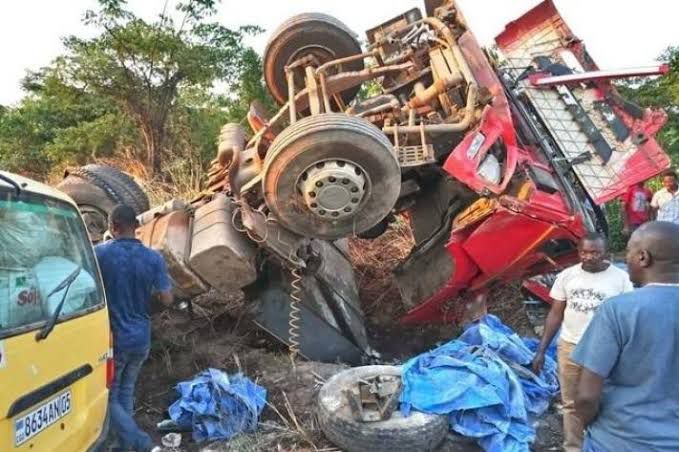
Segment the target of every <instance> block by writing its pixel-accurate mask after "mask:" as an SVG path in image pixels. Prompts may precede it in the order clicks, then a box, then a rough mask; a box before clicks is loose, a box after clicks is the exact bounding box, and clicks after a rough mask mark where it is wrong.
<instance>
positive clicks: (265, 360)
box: [136, 224, 562, 452]
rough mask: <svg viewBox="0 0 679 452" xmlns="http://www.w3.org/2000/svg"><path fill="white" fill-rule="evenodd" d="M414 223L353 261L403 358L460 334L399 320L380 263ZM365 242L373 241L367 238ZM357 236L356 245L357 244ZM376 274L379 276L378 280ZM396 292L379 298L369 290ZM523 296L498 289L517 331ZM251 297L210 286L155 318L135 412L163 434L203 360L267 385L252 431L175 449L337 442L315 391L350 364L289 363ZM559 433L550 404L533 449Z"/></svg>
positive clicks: (380, 334)
mask: <svg viewBox="0 0 679 452" xmlns="http://www.w3.org/2000/svg"><path fill="white" fill-rule="evenodd" d="M408 237H409V232H408V229H407V225H406V226H405V227H402V225H400V224H394V225H392V227H391V228H390V229H389V230H388V231H387V232H386V233H385V234H383V235H382V236H381V237H379V238H378V239H376V240H373V241H364V240H356V241H354V243H351V244H350V246H351V249H352V260H355V265H356V264H358V265H356V267H357V270H358V272H359V274H360V275H361V276H362V278H360V279H361V280H360V282H359V286H360V290H361V295H362V296H361V299H362V302H363V309H364V311H366V312H368V314H367V315H366V317H367V321H368V322H370V323H371V324H373V325H374V327H373V328H370V330H369V331H370V332H371V333H372V334H371V344H372V346H373V347H374V348H375V349H376V350H377V351H378V352H380V353H381V355H382V357H383V360H384V361H386V362H395V363H400V362H403V360H405V359H408V358H409V357H412V356H415V355H417V354H419V353H422V352H425V351H427V350H431V349H432V348H434V347H436V346H437V345H440V344H443V343H446V342H448V341H450V340H451V339H452V338H455V337H457V336H458V335H459V334H460V332H461V330H460V329H459V328H457V327H453V326H452V325H426V326H419V325H418V326H404V325H402V324H400V323H399V322H398V319H399V318H400V316H401V315H402V312H403V311H402V308H401V306H402V304H401V300H400V295H399V292H398V290H397V289H396V288H395V287H394V286H392V283H393V282H392V280H391V276H390V275H389V274H388V272H383V271H382V269H383V266H385V265H390V262H392V260H391V259H389V258H388V257H387V258H386V260H385V261H383V260H382V258H383V257H384V256H393V255H394V254H400V253H404V252H405V253H407V252H408V250H407V249H406V248H407V246H406V245H407V242H408ZM363 243H366V244H369V246H366V247H361V246H360V245H362V244H363ZM354 245H356V246H354ZM375 278H381V279H380V280H376V279H375ZM383 289H384V292H386V291H387V290H388V291H389V293H388V294H387V295H385V296H383V297H382V298H381V299H379V300H377V298H375V297H373V296H372V295H371V294H377V293H381V292H380V291H382V290H383ZM523 300H524V298H523V296H522V295H521V293H520V291H519V288H518V286H517V287H514V286H511V287H507V288H505V289H503V290H502V291H499V292H497V293H492V294H491V297H490V300H489V305H490V306H489V311H490V312H492V313H494V314H496V315H498V316H500V318H502V319H503V321H504V322H505V324H507V325H508V326H510V327H511V328H512V329H513V330H514V331H517V332H518V333H519V334H521V335H522V336H523V335H529V334H532V332H533V328H532V326H531V322H530V321H529V320H528V317H527V313H526V309H525V306H524V304H523ZM247 305H248V302H247V301H246V300H245V299H244V297H243V294H242V293H233V294H230V295H228V296H225V295H222V294H219V293H217V292H210V293H209V294H206V295H204V296H201V297H198V298H197V299H194V301H193V316H192V317H189V313H188V312H187V311H164V312H162V313H160V314H157V315H156V316H155V317H154V321H153V348H152V353H151V357H150V359H149V361H148V362H147V363H146V365H145V366H144V368H143V369H142V375H141V377H140V380H139V385H138V391H137V400H138V404H137V405H138V409H137V413H136V418H137V420H138V422H139V424H140V426H141V427H142V428H143V429H144V430H145V431H147V432H148V433H149V434H151V435H152V436H153V438H154V440H155V441H156V442H157V443H160V442H161V438H162V436H163V435H164V434H165V433H167V432H168V431H177V430H164V431H163V430H162V429H161V431H162V433H161V432H160V431H159V429H158V423H159V422H160V421H161V420H163V419H165V418H166V417H167V413H166V409H167V407H168V406H169V405H170V404H171V403H172V402H174V400H175V397H174V391H173V390H172V388H173V387H174V386H175V385H176V384H177V383H178V382H179V381H183V380H188V379H190V378H191V377H192V376H194V375H195V374H196V373H197V372H199V371H201V370H202V369H205V368H209V367H212V368H219V369H223V370H225V371H226V372H227V373H230V374H231V373H237V372H242V373H244V374H246V375H248V376H249V377H250V378H252V379H253V380H254V381H256V382H257V383H258V384H260V385H262V386H264V387H266V389H267V406H266V407H265V408H264V410H263V412H262V417H261V420H260V424H259V426H258V428H257V431H256V432H255V433H251V434H242V435H239V436H237V437H235V438H233V439H231V440H230V441H213V442H210V443H209V444H208V445H200V446H199V445H197V444H196V443H195V442H194V441H192V440H191V437H190V435H184V441H183V442H182V444H181V446H180V447H179V448H176V451H190V452H193V451H206V452H207V451H212V452H217V451H219V452H236V451H237V452H242V451H247V452H260V451H261V452H265V451H266V452H268V451H285V452H287V451H290V452H292V451H295V452H300V451H315V450H336V449H335V448H334V447H333V445H332V444H331V443H330V441H328V440H327V438H325V436H324V435H323V433H322V432H321V430H320V426H319V424H318V420H317V416H316V408H315V407H316V403H317V396H318V392H319V390H320V388H321V386H322V385H323V383H324V382H325V381H327V380H329V379H330V378H331V377H332V376H334V375H336V374H338V373H339V372H341V371H343V370H345V369H347V366H345V365H342V364H332V363H319V362H311V361H298V362H297V363H296V364H295V366H294V367H292V366H291V363H290V359H289V357H288V356H287V350H286V349H285V348H284V347H282V346H280V345H279V344H278V343H277V342H276V341H274V340H272V339H271V338H269V337H268V336H267V335H266V334H264V333H262V332H261V331H260V330H258V329H257V328H256V327H255V326H254V325H253V324H252V323H251V321H250V319H249V318H248V313H247ZM561 442H562V434H561V415H560V413H559V411H558V409H557V408H555V407H553V408H551V409H550V410H549V411H548V412H547V413H545V414H544V415H543V417H542V418H541V419H540V420H539V421H538V426H537V439H536V442H535V444H534V447H535V450H554V448H557V449H558V448H559V447H560V446H561ZM478 450H480V449H479V448H478V446H476V444H474V443H473V442H472V441H470V440H469V439H467V438H464V437H461V436H459V435H453V434H449V436H448V439H446V440H445V441H444V442H443V444H442V445H441V446H440V448H439V449H437V451H436V452H470V451H478Z"/></svg>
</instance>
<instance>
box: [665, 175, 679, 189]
mask: <svg viewBox="0 0 679 452" xmlns="http://www.w3.org/2000/svg"><path fill="white" fill-rule="evenodd" d="M662 186H663V187H665V188H666V189H667V190H669V191H677V188H679V184H677V173H675V172H674V171H666V172H665V173H663V175H662Z"/></svg>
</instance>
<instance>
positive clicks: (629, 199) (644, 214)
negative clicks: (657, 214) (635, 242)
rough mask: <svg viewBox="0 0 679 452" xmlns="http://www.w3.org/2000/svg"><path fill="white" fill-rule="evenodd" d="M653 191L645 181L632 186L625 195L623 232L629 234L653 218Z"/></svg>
mask: <svg viewBox="0 0 679 452" xmlns="http://www.w3.org/2000/svg"><path fill="white" fill-rule="evenodd" d="M651 199H653V193H652V192H651V190H649V189H648V188H646V185H645V183H644V182H639V183H638V184H636V185H633V186H631V187H630V188H629V189H628V190H627V193H625V194H624V195H623V198H622V204H623V214H622V215H623V217H622V219H623V225H624V226H623V234H624V235H625V236H629V235H630V234H632V233H633V232H634V231H635V230H636V229H637V228H638V227H639V226H641V225H642V224H644V223H646V222H647V221H649V220H650V219H651Z"/></svg>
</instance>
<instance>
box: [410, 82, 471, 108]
mask: <svg viewBox="0 0 679 452" xmlns="http://www.w3.org/2000/svg"><path fill="white" fill-rule="evenodd" d="M460 83H462V77H461V76H459V77H455V76H453V75H449V76H447V77H445V78H439V79H437V80H435V81H434V83H432V84H431V85H430V86H429V87H428V88H424V89H422V90H418V89H416V90H415V96H414V97H413V98H412V99H410V102H408V107H409V108H411V109H418V108H420V107H424V106H425V105H429V104H430V103H431V102H432V101H433V100H434V99H436V98H437V97H438V96H439V95H441V94H443V93H445V92H446V91H448V90H449V89H450V88H451V87H453V86H455V85H458V84H460ZM418 91H419V92H418Z"/></svg>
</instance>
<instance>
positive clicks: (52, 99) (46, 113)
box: [0, 68, 138, 177]
mask: <svg viewBox="0 0 679 452" xmlns="http://www.w3.org/2000/svg"><path fill="white" fill-rule="evenodd" d="M23 88H24V90H25V91H26V92H27V95H26V96H25V97H24V99H23V100H22V101H21V103H20V104H19V105H18V106H17V107H12V108H7V109H6V110H5V112H4V114H2V115H0V163H2V166H3V167H4V168H7V169H9V170H11V171H15V172H20V173H25V174H28V175H31V176H33V177H43V176H45V175H46V174H47V173H48V172H49V170H50V169H51V168H52V167H53V166H54V165H55V164H56V165H58V164H59V163H61V162H70V163H85V162H87V161H88V160H91V159H95V158H98V157H106V156H109V155H111V154H112V153H113V152H114V150H115V149H117V148H120V147H123V146H125V145H131V144H132V143H135V142H137V141H138V139H137V135H136V130H135V128H134V127H132V125H131V122H130V121H128V120H127V118H126V117H125V115H123V114H122V113H121V112H120V111H119V110H118V108H117V107H116V106H115V105H114V104H112V103H111V102H109V101H108V100H107V99H103V98H100V97H97V96H94V95H92V94H89V93H87V92H84V91H81V90H77V89H74V88H72V87H70V86H68V85H66V84H64V83H63V82H62V81H61V79H60V78H59V77H58V70H55V69H54V68H46V69H43V70H41V71H39V72H31V73H29V74H28V76H27V77H26V78H25V79H24V81H23Z"/></svg>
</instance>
